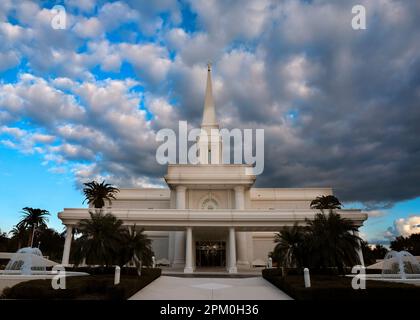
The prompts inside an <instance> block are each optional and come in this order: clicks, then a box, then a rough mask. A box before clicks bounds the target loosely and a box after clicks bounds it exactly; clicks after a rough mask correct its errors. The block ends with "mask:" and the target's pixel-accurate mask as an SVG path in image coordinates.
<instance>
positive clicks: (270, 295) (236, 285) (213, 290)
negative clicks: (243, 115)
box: [130, 276, 292, 300]
mask: <svg viewBox="0 0 420 320" xmlns="http://www.w3.org/2000/svg"><path fill="white" fill-rule="evenodd" d="M291 299H292V298H290V297H289V296H288V295H287V294H285V293H284V292H283V291H281V290H279V289H277V288H276V287H275V286H273V285H272V284H271V283H269V282H268V281H266V280H264V279H263V278H261V277H252V278H242V279H229V278H178V277H169V276H161V277H160V278H158V279H157V280H155V281H153V282H152V283H151V284H149V285H148V286H147V287H145V288H143V289H142V290H140V291H139V292H137V293H136V294H135V295H134V296H132V297H131V298H130V300H291Z"/></svg>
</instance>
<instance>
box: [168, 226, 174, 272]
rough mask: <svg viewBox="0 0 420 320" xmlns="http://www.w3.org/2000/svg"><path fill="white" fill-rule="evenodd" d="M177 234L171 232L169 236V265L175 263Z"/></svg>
mask: <svg viewBox="0 0 420 320" xmlns="http://www.w3.org/2000/svg"><path fill="white" fill-rule="evenodd" d="M174 247H175V232H174V231H169V236H168V260H169V264H171V265H172V264H173V263H174Z"/></svg>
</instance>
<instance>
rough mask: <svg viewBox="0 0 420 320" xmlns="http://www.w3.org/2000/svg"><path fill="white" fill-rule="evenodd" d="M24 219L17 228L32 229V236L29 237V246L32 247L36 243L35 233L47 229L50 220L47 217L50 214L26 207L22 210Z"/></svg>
mask: <svg viewBox="0 0 420 320" xmlns="http://www.w3.org/2000/svg"><path fill="white" fill-rule="evenodd" d="M22 213H23V218H22V220H21V221H20V222H19V223H18V224H17V226H16V227H18V228H22V227H24V228H30V229H32V232H31V234H30V235H29V240H28V246H29V247H32V246H33V242H34V236H35V231H36V229H37V228H40V227H43V228H46V227H47V222H48V218H47V216H48V215H49V214H50V213H49V212H48V211H47V210H43V209H39V208H30V207H25V208H23V209H22Z"/></svg>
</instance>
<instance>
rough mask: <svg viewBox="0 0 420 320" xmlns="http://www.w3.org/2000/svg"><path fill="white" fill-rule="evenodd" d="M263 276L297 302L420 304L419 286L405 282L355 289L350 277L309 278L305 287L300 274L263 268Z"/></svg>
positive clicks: (369, 284) (315, 276) (380, 283)
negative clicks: (402, 302)
mask: <svg viewBox="0 0 420 320" xmlns="http://www.w3.org/2000/svg"><path fill="white" fill-rule="evenodd" d="M274 270H276V271H274ZM262 275H263V277H264V279H266V280H267V281H269V282H271V283H272V284H273V285H275V286H276V287H277V288H279V289H280V290H282V291H284V292H285V293H286V294H288V295H289V296H291V297H292V298H294V299H296V300H315V301H317V300H343V301H344V300H357V301H360V300H362V301H363V300H367V301H370V300H417V301H420V287H418V286H415V285H410V284H404V283H395V282H385V281H373V280H368V281H366V289H359V290H355V289H353V288H352V285H351V281H352V278H351V277H345V276H334V275H311V287H310V288H305V285H304V280H303V275H290V274H288V275H285V276H283V275H282V271H281V269H271V270H268V269H265V270H263V273H262Z"/></svg>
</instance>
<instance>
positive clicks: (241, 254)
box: [234, 186, 250, 267]
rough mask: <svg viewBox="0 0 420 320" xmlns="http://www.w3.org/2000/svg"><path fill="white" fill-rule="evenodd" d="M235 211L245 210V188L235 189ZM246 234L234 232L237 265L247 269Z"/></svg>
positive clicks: (238, 187)
mask: <svg viewBox="0 0 420 320" xmlns="http://www.w3.org/2000/svg"><path fill="white" fill-rule="evenodd" d="M234 190H235V209H236V210H244V209H245V188H244V187H243V186H237V187H235V189H234ZM247 236H248V233H247V232H236V244H237V247H238V265H239V266H243V267H249V266H250V263H249V258H248V246H247Z"/></svg>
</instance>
